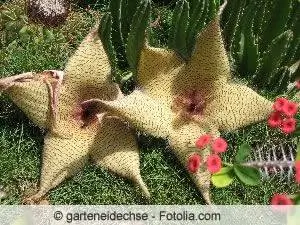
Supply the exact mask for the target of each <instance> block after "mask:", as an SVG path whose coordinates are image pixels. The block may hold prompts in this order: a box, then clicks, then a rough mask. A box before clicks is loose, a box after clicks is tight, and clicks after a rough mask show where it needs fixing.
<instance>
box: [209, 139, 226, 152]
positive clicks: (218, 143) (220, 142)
mask: <svg viewBox="0 0 300 225" xmlns="http://www.w3.org/2000/svg"><path fill="white" fill-rule="evenodd" d="M227 147H228V144H227V142H226V140H225V139H224V138H221V137H219V138H217V139H216V140H214V142H213V143H212V149H213V151H214V152H215V153H220V152H225V151H226V150H227Z"/></svg>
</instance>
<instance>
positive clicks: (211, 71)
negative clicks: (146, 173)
mask: <svg viewBox="0 0 300 225" xmlns="http://www.w3.org/2000/svg"><path fill="white" fill-rule="evenodd" d="M95 43H99V40H97V41H95V40H93V41H91V42H90V45H89V46H92V50H91V49H90V47H89V48H88V49H89V51H92V52H91V53H90V52H88V51H87V49H86V48H87V47H86V46H85V47H82V48H81V49H80V51H78V52H77V54H76V56H75V57H73V59H72V60H71V62H72V63H71V64H73V66H72V67H71V66H68V68H69V69H67V70H66V75H67V76H66V79H65V81H64V82H63V84H62V88H61V90H70V91H69V92H68V94H67V95H64V94H63V93H61V94H60V97H59V102H65V103H66V104H67V105H69V102H71V100H72V99H74V95H76V96H77V95H79V97H78V99H76V100H77V101H76V105H77V104H78V103H80V102H81V103H80V105H81V107H82V110H75V112H77V113H75V115H76V118H87V121H92V122H91V124H93V125H99V124H100V125H101V126H100V127H101V129H99V130H97V129H95V130H91V132H89V134H91V138H88V137H90V136H84V135H85V134H83V133H84V132H83V130H82V126H80V127H78V129H77V130H76V134H75V135H74V136H73V137H74V139H75V140H77V142H71V141H70V140H69V139H63V138H58V137H57V136H54V134H52V133H51V134H50V135H49V136H50V137H52V139H50V138H49V137H48V138H46V141H45V151H46V154H45V158H46V159H47V160H50V161H52V162H53V163H52V164H51V165H56V164H57V163H58V162H59V163H60V164H59V165H61V168H60V170H55V171H54V172H53V171H50V172H49V170H47V171H46V172H44V173H42V183H43V182H44V181H43V179H44V178H43V177H44V175H43V174H46V175H49V174H52V175H53V178H52V179H51V180H50V183H49V184H48V186H47V188H46V189H44V190H43V192H42V193H41V194H45V192H47V191H48V190H49V189H50V188H53V187H55V186H57V185H58V184H59V183H60V182H62V180H63V179H65V177H67V176H70V175H72V174H74V173H75V172H77V171H78V170H79V169H80V168H82V165H83V163H81V162H82V160H81V159H87V157H86V156H87V155H88V154H91V155H92V158H93V159H95V160H96V162H98V164H100V165H102V163H104V164H105V166H106V167H109V168H110V169H111V170H117V172H119V173H120V174H121V175H126V176H127V177H130V178H131V179H133V180H134V181H136V182H137V183H138V184H139V185H140V186H141V187H142V189H143V190H146V188H145V187H144V185H143V183H142V180H141V177H140V173H139V172H140V171H139V168H138V165H139V164H138V163H139V156H138V151H137V149H136V140H135V139H134V138H133V136H132V134H131V136H129V137H127V134H129V133H130V132H128V131H124V129H125V127H124V124H123V123H122V121H127V122H128V124H130V125H131V126H134V127H135V128H136V129H138V130H140V131H143V132H146V133H148V134H151V135H153V136H156V137H161V138H165V139H167V140H168V143H169V145H170V147H171V149H172V150H173V151H174V152H175V154H176V156H177V157H178V158H179V160H180V162H181V163H182V165H184V167H185V168H186V167H187V166H186V163H187V160H188V158H189V156H190V155H191V154H192V153H194V152H197V153H198V154H199V156H200V157H201V160H202V161H203V162H207V164H208V169H209V170H210V171H211V172H216V171H218V170H219V169H220V165H221V159H220V157H218V156H209V155H210V149H209V148H208V147H207V148H205V149H202V150H201V151H198V150H199V149H197V148H196V147H195V143H196V140H197V139H198V137H199V135H200V136H201V135H204V134H206V133H208V132H209V134H211V135H212V138H217V137H219V136H220V133H219V131H232V130H235V129H238V128H241V127H243V126H247V125H249V124H252V123H256V122H259V121H262V120H264V119H266V118H267V117H268V115H269V114H270V113H271V111H272V103H271V102H270V101H268V100H267V99H265V98H264V97H262V96H260V95H259V94H257V93H256V92H255V91H253V90H252V89H251V88H249V87H247V86H245V85H241V84H237V83H235V82H234V81H233V79H231V73H230V65H229V60H228V56H227V53H226V50H225V48H224V43H223V39H222V34H221V29H220V14H218V16H216V18H214V19H213V20H212V21H211V22H209V23H208V25H207V26H206V28H204V29H203V31H201V33H200V34H199V35H198V36H197V40H196V44H195V48H194V50H193V54H192V56H191V57H190V59H188V60H185V59H182V58H180V57H179V55H178V54H177V53H176V52H175V51H172V50H166V49H161V48H154V47H150V46H149V45H148V44H147V43H146V44H145V45H144V47H143V48H142V50H141V54H140V57H139V62H138V66H137V68H136V69H137V70H136V71H137V75H136V81H137V85H138V87H140V88H139V89H137V90H134V91H133V92H132V93H131V94H129V95H127V96H122V94H119V95H117V94H115V95H110V94H109V93H110V91H109V90H110V88H109V87H111V86H110V83H109V82H107V81H108V77H109V75H110V69H111V68H110V67H109V66H108V65H109V63H108V60H107V56H106V55H105V53H104V51H103V49H102V46H99V45H97V44H95ZM95 63H96V66H95V65H94V64H95ZM82 67H84V68H85V69H84V70H83V69H82ZM71 68H73V70H71ZM74 68H75V69H76V77H75V78H74V76H72V73H71V72H72V71H74ZM99 73H100V74H99ZM103 77H104V78H105V79H103ZM104 81H105V82H104ZM99 82H100V84H101V85H100V86H99V87H98V86H96V87H95V84H98V83H99ZM64 85H65V86H64ZM70 85H73V86H72V87H73V88H71V89H68V88H67V87H70ZM114 88H115V89H114V90H115V91H117V88H116V87H115V86H114ZM90 93H93V94H90ZM114 93H115V92H114ZM45 94H46V96H47V91H45ZM55 96H57V95H55ZM63 96H65V97H63ZM44 98H45V99H46V100H48V98H47V97H44ZM61 98H63V99H65V100H62V99H61ZM88 98H90V100H88V101H85V100H86V99H88ZM54 99H56V98H54ZM82 101H84V102H82ZM53 102H56V101H53ZM25 103H26V104H27V102H25ZM25 103H24V104H25ZM54 105H55V104H54ZM20 106H22V104H20ZM74 107H75V108H76V106H74ZM74 107H69V108H68V109H69V110H64V112H65V114H63V115H64V116H63V118H69V117H70V115H72V114H73V113H74ZM55 108H58V109H60V107H55ZM35 110H36V109H34V113H36V111H35ZM24 111H25V112H26V110H24ZM59 111H61V110H59ZM81 111H83V112H84V113H83V114H82V115H81V116H80V115H79V116H78V115H77V114H78V113H79V114H80V112H81ZM27 114H28V113H27ZM30 115H31V114H30V113H29V116H30ZM45 115H47V114H45ZM95 116H96V117H97V118H98V121H99V124H97V123H96V124H95V123H94V122H93V121H95ZM58 117H59V115H58ZM116 117H117V118H121V121H120V120H118V121H117V122H116V123H114V118H116ZM108 118H110V120H109V122H107V124H105V123H104V124H103V121H104V122H105V121H107V120H106V119H108ZM59 121H61V120H59ZM68 121H69V120H65V123H64V125H65V126H66V128H64V129H66V131H68V129H69V126H70V125H69V123H68ZM83 122H84V124H81V125H84V126H83V127H85V128H89V126H87V125H89V124H90V123H88V124H86V121H83ZM57 124H60V123H57ZM106 125H107V126H106ZM109 125H110V126H109ZM61 126H62V125H61ZM61 126H60V127H61ZM83 136H84V137H83ZM79 137H80V138H79ZM81 137H82V138H81ZM115 137H118V141H115ZM103 139H104V140H105V142H102V140H103ZM68 140H69V141H68ZM72 140H73V139H72ZM87 140H88V141H87ZM62 142H63V143H64V144H63V143H62ZM62 145H63V146H64V148H65V149H66V150H65V152H63V153H62V152H61V150H60V151H59V152H58V153H57V148H58V147H57V146H62ZM86 145H88V147H89V146H92V147H93V148H92V149H90V148H88V147H87V146H86ZM98 145H99V148H97V146H98ZM103 145H105V147H103ZM115 145H116V146H115ZM67 146H68V147H67ZM70 147H72V149H73V147H74V148H75V149H76V150H74V149H73V151H69V148H70ZM106 149H108V150H106ZM123 149H125V150H124V151H122V150H123ZM81 150H84V151H81ZM97 150H98V151H97ZM104 150H106V151H104ZM114 151H115V152H114ZM122 154H128V155H130V154H131V156H129V157H128V156H127V155H126V156H123V155H122ZM65 155H67V156H65ZM73 159H74V160H73ZM119 160H124V163H125V164H126V165H127V166H126V167H122V166H123V165H124V164H123V161H122V162H120V161H119ZM130 161H133V163H131V164H130V163H129V162H130ZM63 162H64V163H63ZM79 165H80V166H79ZM66 167H67V168H66ZM122 168H123V170H122ZM128 168H130V170H127V169H128ZM187 169H188V168H187ZM127 171H128V172H127ZM61 173H62V174H61ZM189 174H190V176H191V177H192V179H193V181H194V182H195V184H196V186H197V187H198V188H199V189H200V191H201V193H202V194H203V196H204V198H205V200H206V201H207V203H210V177H211V174H210V173H209V171H208V170H207V169H206V168H205V167H200V168H199V169H198V171H197V173H189ZM55 177H56V178H55ZM48 182H49V181H48Z"/></svg>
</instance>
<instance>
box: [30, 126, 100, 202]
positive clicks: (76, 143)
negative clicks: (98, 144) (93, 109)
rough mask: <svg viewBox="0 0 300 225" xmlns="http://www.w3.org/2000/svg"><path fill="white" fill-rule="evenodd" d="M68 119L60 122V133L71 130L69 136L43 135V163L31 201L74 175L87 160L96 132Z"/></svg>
mask: <svg viewBox="0 0 300 225" xmlns="http://www.w3.org/2000/svg"><path fill="white" fill-rule="evenodd" d="M71 124H72V123H70V122H69V121H66V122H65V123H63V122H60V128H61V129H63V130H64V132H62V133H66V132H67V131H68V132H71V133H72V135H71V137H62V136H58V135H56V134H53V133H48V134H47V136H46V137H45V144H44V150H43V165H42V171H41V180H40V188H39V192H38V193H37V194H35V195H34V196H32V197H30V198H29V199H32V200H33V201H36V200H38V199H39V198H41V197H42V196H44V195H45V194H46V193H47V192H48V191H49V190H51V189H52V188H55V187H56V186H58V185H59V184H60V183H61V182H63V181H64V180H65V179H66V178H68V177H70V176H73V175H75V174H76V173H77V172H79V170H80V169H82V168H83V166H84V165H85V163H86V162H87V161H88V153H89V149H90V148H91V146H92V144H93V142H94V137H95V134H96V132H91V131H90V130H85V129H81V130H78V128H77V127H76V126H75V125H74V126H73V125H71Z"/></svg>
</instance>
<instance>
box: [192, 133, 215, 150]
mask: <svg viewBox="0 0 300 225" xmlns="http://www.w3.org/2000/svg"><path fill="white" fill-rule="evenodd" d="M210 141H211V136H210V135H209V134H204V135H202V136H201V137H199V138H198V140H197V141H196V143H195V145H196V147H197V148H199V149H203V148H205V147H206V146H207V145H208V144H209V143H210Z"/></svg>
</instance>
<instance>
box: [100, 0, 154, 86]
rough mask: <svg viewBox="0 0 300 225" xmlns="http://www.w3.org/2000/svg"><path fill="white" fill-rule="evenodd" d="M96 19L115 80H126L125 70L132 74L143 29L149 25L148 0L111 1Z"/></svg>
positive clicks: (143, 37) (142, 41)
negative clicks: (107, 9)
mask: <svg viewBox="0 0 300 225" xmlns="http://www.w3.org/2000/svg"><path fill="white" fill-rule="evenodd" d="M109 11H110V12H108V13H106V14H105V15H104V16H103V18H102V20H101V22H100V29H99V32H100V37H101V39H102V41H103V43H104V48H105V50H106V52H107V53H108V55H109V58H110V59H111V62H112V67H113V74H114V78H115V81H116V82H118V83H120V82H121V81H122V82H126V81H125V80H124V79H125V78H124V77H125V76H126V77H127V78H131V76H128V69H130V70H131V71H132V72H133V74H135V73H136V69H137V63H138V60H139V55H140V51H141V48H142V46H143V45H144V42H145V32H146V29H147V27H148V25H149V19H150V12H151V4H150V1H149V0H130V1H129V0H117V1H111V2H110V5H109Z"/></svg>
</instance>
